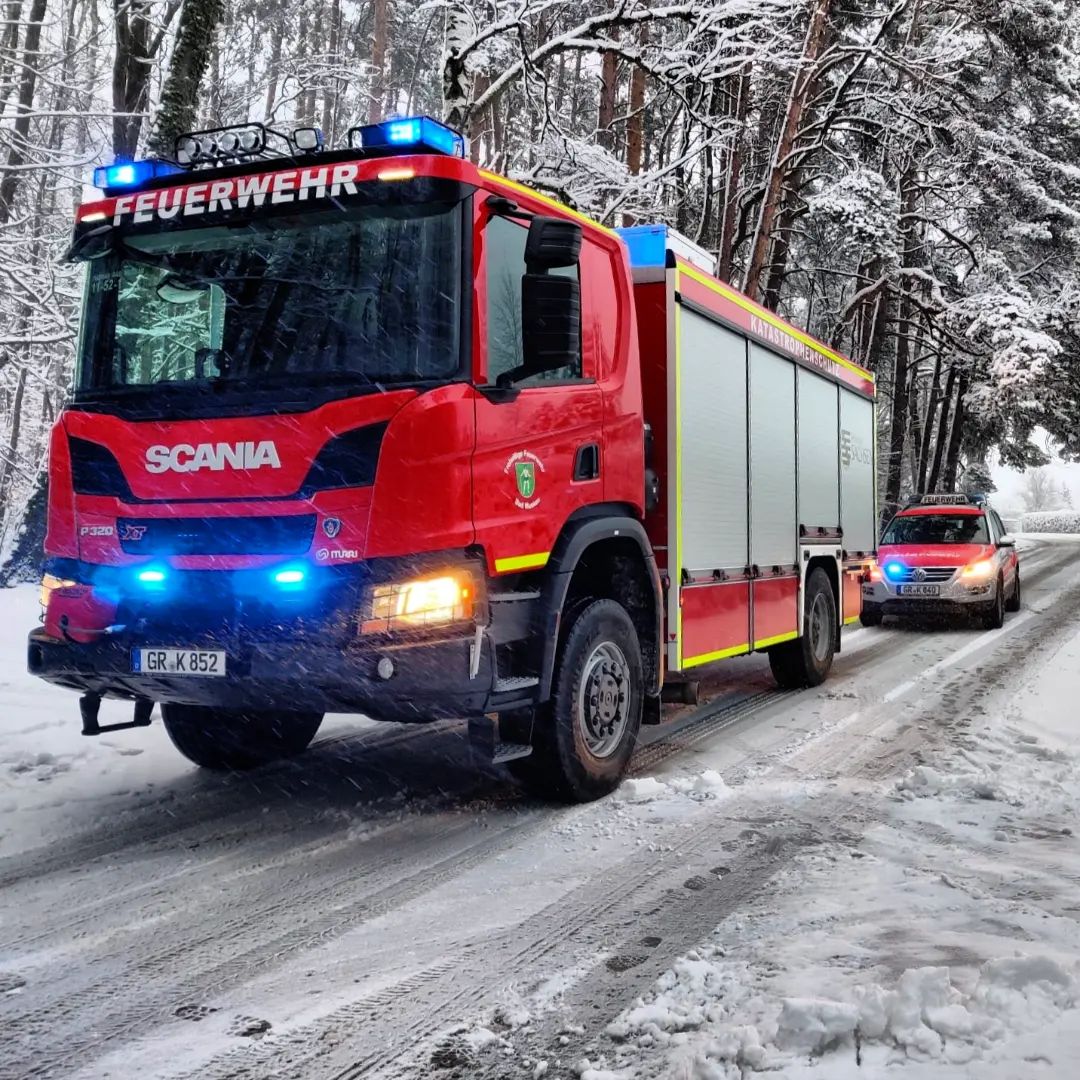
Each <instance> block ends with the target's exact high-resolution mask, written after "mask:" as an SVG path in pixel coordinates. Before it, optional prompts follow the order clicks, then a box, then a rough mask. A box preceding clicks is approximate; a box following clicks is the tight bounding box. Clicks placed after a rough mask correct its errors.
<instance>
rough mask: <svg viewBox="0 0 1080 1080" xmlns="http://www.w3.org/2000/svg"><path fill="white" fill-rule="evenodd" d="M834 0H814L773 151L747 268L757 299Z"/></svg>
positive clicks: (747, 286) (747, 284)
mask: <svg viewBox="0 0 1080 1080" xmlns="http://www.w3.org/2000/svg"><path fill="white" fill-rule="evenodd" d="M831 4H832V0H814V3H813V8H812V9H811V12H810V25H809V27H808V28H807V31H806V42H805V44H804V45H803V55H802V60H801V62H800V64H799V68H798V70H797V71H796V73H795V77H794V78H793V79H792V81H791V96H790V98H789V99H788V107H787V112H786V114H785V116H784V124H783V127H782V128H781V131H780V138H779V140H778V141H777V143H776V150H775V152H774V153H773V159H772V165H771V167H770V169H769V175H768V178H767V179H766V181H765V193H764V196H763V198H762V201H761V209H760V212H759V216H758V222H757V227H756V229H755V230H754V241H753V244H752V245H751V249H750V263H749V265H748V266H747V269H746V278H745V280H744V282H743V291H744V292H745V293H746V294H747V296H749V297H751V298H752V299H755V300H756V299H757V297H758V296H759V295H760V292H761V282H762V277H763V275H764V273H765V268H766V266H767V265H768V261H769V247H770V246H771V241H772V234H773V224H774V222H775V221H776V215H777V214H778V213H779V211H780V203H781V200H782V198H783V192H784V180H785V178H786V176H787V173H788V170H789V169H790V167H791V161H790V158H791V154H792V151H793V150H794V149H795V139H796V137H797V136H798V133H799V125H800V124H801V122H802V117H803V112H804V111H805V109H806V105H807V102H808V101H809V97H810V88H811V86H812V85H813V82H814V66H815V64H816V63H817V58H818V56H819V55H820V54H821V48H822V45H823V44H824V42H825V31H826V29H827V27H828V18H829V8H830V6H831Z"/></svg>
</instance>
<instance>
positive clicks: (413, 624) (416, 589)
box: [360, 574, 473, 634]
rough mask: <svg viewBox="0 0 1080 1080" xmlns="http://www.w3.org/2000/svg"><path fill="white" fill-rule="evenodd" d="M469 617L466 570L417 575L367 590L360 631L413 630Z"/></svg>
mask: <svg viewBox="0 0 1080 1080" xmlns="http://www.w3.org/2000/svg"><path fill="white" fill-rule="evenodd" d="M472 617H473V582H472V578H471V577H469V575H467V574H444V575H442V576H440V577H430V578H418V579H417V580H415V581H400V582H394V583H392V584H389V585H376V586H375V587H374V588H373V589H372V590H371V608H370V614H369V615H368V617H367V618H366V619H365V620H364V622H363V624H362V625H361V627H360V630H361V632H362V633H365V634H378V633H386V632H388V631H393V630H416V629H422V628H424V627H429V626H444V625H447V624H449V623H455V622H464V621H466V620H468V619H471V618H472Z"/></svg>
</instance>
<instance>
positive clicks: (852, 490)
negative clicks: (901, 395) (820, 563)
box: [840, 388, 877, 614]
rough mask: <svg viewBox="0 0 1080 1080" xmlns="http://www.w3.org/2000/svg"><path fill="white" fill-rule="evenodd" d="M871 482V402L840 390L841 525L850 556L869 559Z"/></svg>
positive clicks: (871, 542)
mask: <svg viewBox="0 0 1080 1080" xmlns="http://www.w3.org/2000/svg"><path fill="white" fill-rule="evenodd" d="M874 479H875V478H874V405H873V402H870V401H867V400H866V399H865V398H861V397H858V396H856V395H855V394H852V393H849V392H848V391H847V390H844V389H843V388H841V390H840V524H841V525H842V526H843V529H844V548H845V550H846V551H847V552H848V554H849V555H850V556H853V557H865V556H869V555H870V554H871V553H872V552H873V551H874V548H875V546H876V545H875V537H876V535H877V522H876V517H877V511H876V509H875V505H874V502H875V500H874ZM856 614H857V613H856Z"/></svg>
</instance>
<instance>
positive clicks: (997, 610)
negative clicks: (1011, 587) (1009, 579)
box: [982, 578, 1005, 630]
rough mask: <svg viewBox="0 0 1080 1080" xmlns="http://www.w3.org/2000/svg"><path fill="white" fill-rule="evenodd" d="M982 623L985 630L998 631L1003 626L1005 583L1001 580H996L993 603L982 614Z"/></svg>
mask: <svg viewBox="0 0 1080 1080" xmlns="http://www.w3.org/2000/svg"><path fill="white" fill-rule="evenodd" d="M982 623H983V627H984V628H985V629H987V630H999V629H1001V627H1003V626H1004V625H1005V581H1004V580H1003V579H1002V578H998V580H997V589H995V590H994V599H993V602H992V603H991V604H990V605H989V606H988V607H987V609H986V612H985V613H984V614H983V618H982Z"/></svg>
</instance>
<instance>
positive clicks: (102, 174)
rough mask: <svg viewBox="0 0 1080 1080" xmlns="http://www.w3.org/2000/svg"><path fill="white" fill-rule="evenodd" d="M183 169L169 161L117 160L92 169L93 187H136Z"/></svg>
mask: <svg viewBox="0 0 1080 1080" xmlns="http://www.w3.org/2000/svg"><path fill="white" fill-rule="evenodd" d="M183 171H184V170H183V169H182V168H180V166H179V165H174V164H173V163H172V162H171V161H157V160H156V159H154V158H146V159H144V160H142V161H117V162H115V163H114V164H112V165H102V166H101V167H100V168H97V169H95V170H94V187H96V188H101V189H102V190H103V191H111V190H114V189H116V188H128V187H138V186H139V185H140V184H145V183H146V182H147V181H148V180H153V179H154V178H155V177H158V176H172V175H173V174H174V173H182V172H183Z"/></svg>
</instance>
